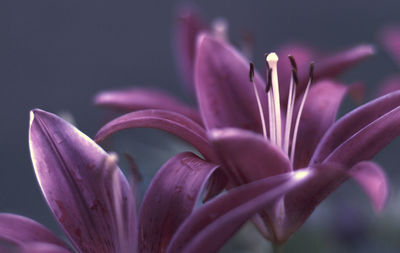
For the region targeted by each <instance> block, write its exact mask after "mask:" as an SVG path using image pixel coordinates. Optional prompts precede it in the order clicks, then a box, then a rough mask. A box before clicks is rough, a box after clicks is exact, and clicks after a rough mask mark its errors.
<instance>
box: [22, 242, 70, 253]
mask: <svg viewBox="0 0 400 253" xmlns="http://www.w3.org/2000/svg"><path fill="white" fill-rule="evenodd" d="M70 252H71V251H68V250H66V249H65V248H62V247H59V246H56V245H54V244H48V243H29V244H24V246H23V247H22V250H21V252H20V253H70Z"/></svg>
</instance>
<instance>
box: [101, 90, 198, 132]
mask: <svg viewBox="0 0 400 253" xmlns="http://www.w3.org/2000/svg"><path fill="white" fill-rule="evenodd" d="M94 103H95V104H96V105H99V106H105V107H110V108H113V109H118V110H123V111H128V112H129V111H138V110H145V109H163V110H167V111H172V112H177V113H180V114H183V115H185V116H186V117H188V118H190V119H192V120H193V121H196V122H197V123H198V124H200V125H202V120H201V118H200V114H199V112H198V111H197V109H195V108H192V107H190V106H188V105H185V104H183V103H181V102H180V101H178V100H177V99H176V98H174V97H172V96H170V95H168V94H167V93H164V92H161V91H157V90H152V89H143V88H128V89H120V90H111V91H102V92H100V93H98V94H97V95H96V97H95V98H94Z"/></svg>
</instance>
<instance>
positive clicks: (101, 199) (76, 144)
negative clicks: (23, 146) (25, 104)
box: [29, 109, 135, 252]
mask: <svg viewBox="0 0 400 253" xmlns="http://www.w3.org/2000/svg"><path fill="white" fill-rule="evenodd" d="M29 146H30V151H31V157H32V161H33V165H34V168H35V173H36V176H37V179H38V181H39V184H40V187H41V189H42V192H43V194H44V196H45V198H46V200H47V203H48V204H49V206H50V208H51V210H52V211H53V213H54V215H55V217H56V218H57V220H58V221H59V223H60V224H61V226H62V227H63V229H64V230H65V231H66V233H67V235H68V237H69V238H70V239H71V241H72V242H73V243H74V245H75V246H76V248H78V249H79V250H80V251H82V252H125V251H124V249H125V248H126V245H125V244H130V245H133V242H132V241H130V240H127V238H130V237H132V236H134V233H133V231H134V230H133V229H132V227H134V226H135V215H133V213H132V209H133V207H132V206H134V205H135V200H134V198H133V194H132V192H131V190H130V187H129V184H128V182H127V181H126V179H125V177H124V176H123V175H122V173H121V171H119V169H118V168H117V167H116V164H115V163H116V161H115V159H112V157H111V156H109V155H108V154H107V153H106V152H104V150H102V149H101V147H99V146H98V145H97V144H96V143H95V142H94V141H92V140H91V139H90V138H88V137H87V136H86V135H84V134H83V133H82V132H80V131H79V130H77V129H76V128H75V127H73V126H72V125H70V124H69V123H67V122H66V121H64V120H62V119H61V118H59V117H57V116H56V115H54V114H51V113H48V112H44V111H41V110H37V109H36V110H33V111H32V112H31V124H30V129H29ZM115 175H116V176H115ZM115 179H117V180H115ZM115 182H118V184H114V183H115ZM121 219H122V220H123V221H124V224H123V225H122V224H121V223H120V222H119V220H121ZM128 246H129V245H128Z"/></svg>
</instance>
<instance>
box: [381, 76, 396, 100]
mask: <svg viewBox="0 0 400 253" xmlns="http://www.w3.org/2000/svg"><path fill="white" fill-rule="evenodd" d="M397 90H400V75H396V76H391V77H389V78H388V79H386V80H385V81H384V82H383V83H382V84H381V85H379V89H378V92H377V97H380V96H384V95H386V94H389V93H391V92H394V91H397Z"/></svg>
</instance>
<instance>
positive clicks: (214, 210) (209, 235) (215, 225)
mask: <svg viewBox="0 0 400 253" xmlns="http://www.w3.org/2000/svg"><path fill="white" fill-rule="evenodd" d="M301 173H302V172H300V171H299V172H295V173H286V174H282V175H278V176H274V177H270V178H265V179H261V180H257V181H254V182H252V183H250V184H246V185H242V186H240V187H237V188H234V189H232V190H230V191H229V192H228V193H226V194H225V195H222V196H221V197H218V198H215V199H213V200H211V201H209V202H207V203H206V204H205V205H203V206H202V207H200V208H199V209H198V210H196V211H195V212H194V213H193V214H192V215H191V216H189V217H188V218H187V219H186V221H185V222H184V223H183V224H182V226H181V227H180V228H179V230H178V231H177V233H176V234H175V236H174V237H173V239H172V241H171V244H170V246H169V248H168V250H167V253H172V252H191V253H194V252H210V253H212V252H217V251H218V249H219V248H220V247H222V245H223V244H224V243H225V242H226V241H227V240H228V239H229V238H230V237H231V236H232V235H233V234H234V233H235V232H236V231H237V230H238V229H239V228H240V227H241V226H242V225H243V224H244V223H245V222H246V221H247V220H248V219H249V218H251V217H252V216H253V215H254V214H255V213H257V212H258V211H260V210H261V209H263V208H265V207H268V206H271V205H273V204H274V203H275V201H276V200H277V199H279V198H280V197H282V196H283V195H285V194H286V193H288V192H289V191H291V190H293V189H295V188H296V187H297V186H298V185H299V184H300V183H302V182H304V183H305V182H306V181H307V180H308V179H307V178H308V177H309V176H310V175H306V176H305V177H303V178H302V179H301V180H299V179H297V178H298V175H299V174H301ZM182 249H184V250H182Z"/></svg>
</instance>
